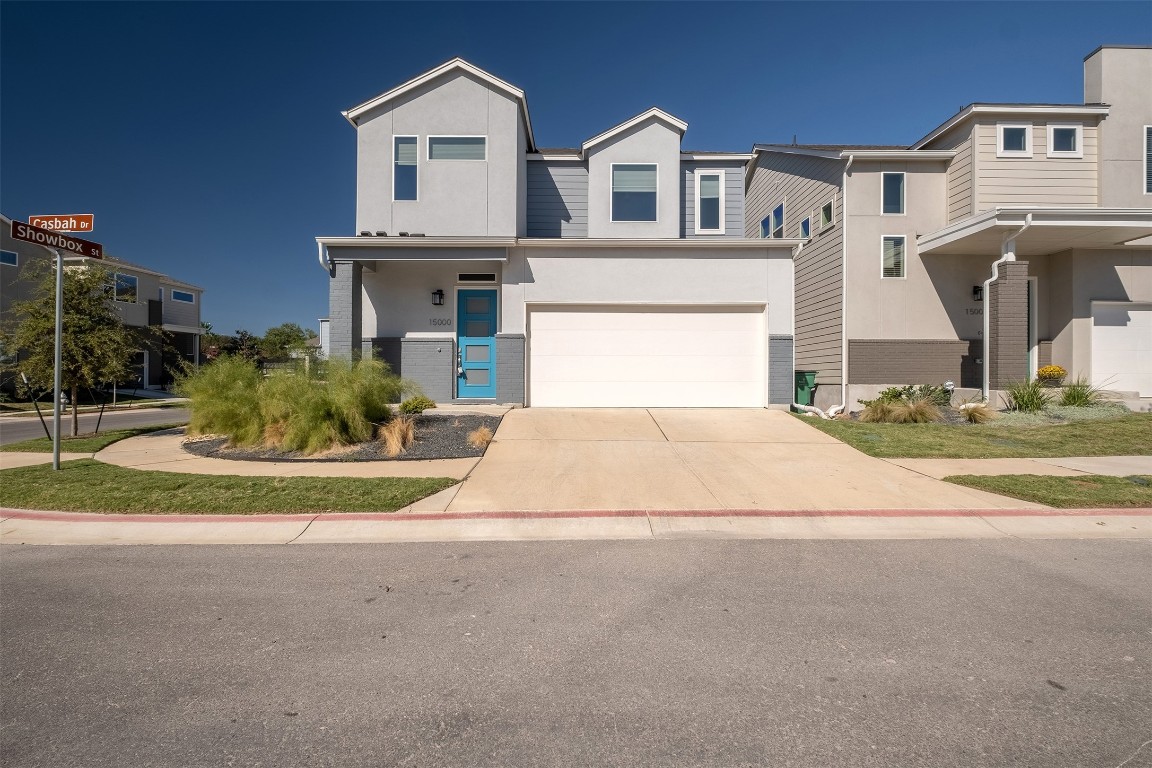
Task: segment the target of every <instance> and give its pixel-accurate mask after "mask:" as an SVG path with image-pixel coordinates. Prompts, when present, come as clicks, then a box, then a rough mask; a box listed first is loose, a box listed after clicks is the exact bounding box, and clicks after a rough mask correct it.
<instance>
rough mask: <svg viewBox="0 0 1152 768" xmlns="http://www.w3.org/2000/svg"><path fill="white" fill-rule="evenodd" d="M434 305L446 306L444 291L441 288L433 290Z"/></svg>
mask: <svg viewBox="0 0 1152 768" xmlns="http://www.w3.org/2000/svg"><path fill="white" fill-rule="evenodd" d="M432 305H433V306H436V307H442V306H444V291H442V290H440V289H439V288H437V289H436V290H434V291H432Z"/></svg>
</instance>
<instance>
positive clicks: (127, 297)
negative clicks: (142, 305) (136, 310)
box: [115, 272, 138, 304]
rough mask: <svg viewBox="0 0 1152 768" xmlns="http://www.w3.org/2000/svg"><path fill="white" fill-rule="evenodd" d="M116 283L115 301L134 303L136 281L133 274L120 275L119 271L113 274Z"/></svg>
mask: <svg viewBox="0 0 1152 768" xmlns="http://www.w3.org/2000/svg"><path fill="white" fill-rule="evenodd" d="M115 285H116V294H115V297H116V301H120V302H124V303H125V304H135V303H136V287H137V285H138V282H137V280H136V276H135V275H122V274H120V273H119V272H117V273H116V276H115Z"/></svg>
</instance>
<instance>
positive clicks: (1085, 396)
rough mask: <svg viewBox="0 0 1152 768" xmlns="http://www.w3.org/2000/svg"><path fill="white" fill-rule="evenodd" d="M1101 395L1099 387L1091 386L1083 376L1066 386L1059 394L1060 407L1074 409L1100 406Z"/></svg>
mask: <svg viewBox="0 0 1152 768" xmlns="http://www.w3.org/2000/svg"><path fill="white" fill-rule="evenodd" d="M1102 400H1103V395H1102V393H1101V392H1100V388H1099V387H1094V386H1092V385H1091V384H1090V383H1089V382H1088V380H1087V379H1085V378H1084V377H1083V376H1080V377H1078V378H1077V379H1076V380H1075V381H1073V382H1072V383H1071V384H1066V385H1065V386H1064V389H1063V390H1062V391H1061V392H1060V403H1059V404H1060V405H1063V406H1074V407H1076V408H1091V407H1092V406H1094V405H1100V403H1101V401H1102Z"/></svg>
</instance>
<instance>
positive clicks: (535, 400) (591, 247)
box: [317, 59, 799, 407]
mask: <svg viewBox="0 0 1152 768" xmlns="http://www.w3.org/2000/svg"><path fill="white" fill-rule="evenodd" d="M344 116H345V118H347V120H348V121H349V122H350V123H351V124H352V125H353V127H354V128H355V129H356V138H357V178H356V185H357V186H356V192H357V195H356V232H357V233H358V234H357V235H355V236H351V237H319V238H317V243H318V246H319V258H320V262H321V265H322V266H323V267H324V269H325V270H326V271H327V272H328V274H329V276H330V280H329V322H328V323H327V325H328V334H327V336H328V338H327V339H326V342H327V343H326V345H325V346H326V347H327V348H328V350H329V352H330V353H331V354H332V355H333V356H345V357H348V356H352V357H355V356H359V355H367V354H375V355H377V356H378V357H380V358H382V359H384V360H385V361H387V362H388V363H389V364H390V365H391V366H392V369H393V370H394V371H396V372H397V373H399V374H400V375H402V376H404V377H405V378H408V379H411V380H413V381H415V382H416V383H418V384H419V385H420V386H421V387H422V388H423V389H424V391H425V393H426V394H427V395H428V396H429V397H431V398H433V399H435V400H438V401H442V402H444V401H493V402H499V403H517V404H527V405H537V406H641V407H642V406H665V407H670V406H731V407H736V406H740V407H763V406H768V405H779V406H785V405H787V404H788V403H790V402H791V401H792V398H793V375H792V371H793V366H792V316H793V310H792V284H793V273H792V251H793V247H794V246H795V245H796V244H797V243H798V242H799V238H798V237H797V236H796V235H795V234H794V233H793V234H791V235H789V237H788V238H780V239H775V240H772V241H765V240H763V239H760V238H759V236H758V235H757V236H753V237H746V236H745V232H744V218H745V216H744V176H745V171H746V165H747V163H748V161H749V160H750V159H751V156H750V155H746V154H731V153H720V152H688V151H684V150H682V149H681V141H682V138H683V135H684V132H685V130H686V129H687V124H686V123H685V122H683V121H682V120H680V119H678V118H676V117H674V116H672V115H670V114H668V113H666V112H664V111H662V110H660V109H657V108H651V109H648V110H647V111H645V112H642V113H640V114H639V115H636V116H635V117H633V118H631V119H629V120H626V121H625V122H623V123H621V124H619V125H616V126H613V127H611V128H609V129H608V130H606V131H604V132H603V133H600V134H599V135H597V136H594V137H592V138H590V139H588V140H587V141H585V142H584V143H583V144H582V145H581V146H580V147H576V148H570V149H541V148H538V147H537V144H536V139H535V136H534V135H533V131H532V124H531V120H530V119H529V114H528V107H527V103H526V101H525V98H524V93H523V92H522V91H521V90H520V89H518V88H516V87H515V86H513V85H510V84H508V83H506V82H504V81H503V80H500V79H499V78H497V77H494V76H493V75H491V74H489V73H487V72H484V71H482V70H480V69H478V68H477V67H475V66H473V65H471V64H469V63H467V62H465V61H463V60H461V59H454V60H452V61H449V62H447V63H445V64H443V65H441V66H439V67H437V68H435V69H433V70H431V71H429V72H426V73H425V74H423V75H420V76H418V77H416V78H414V79H412V80H410V81H408V82H406V83H404V84H402V85H400V86H398V87H396V88H394V89H392V90H390V91H388V92H387V93H384V94H382V95H380V96H378V97H376V98H374V99H371V100H369V101H367V102H365V103H363V104H361V105H359V106H357V107H353V108H352V109H350V110H348V111H347V112H345V113H344ZM323 335H324V334H323V331H322V336H323Z"/></svg>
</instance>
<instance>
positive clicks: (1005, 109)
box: [910, 102, 1108, 149]
mask: <svg viewBox="0 0 1152 768" xmlns="http://www.w3.org/2000/svg"><path fill="white" fill-rule="evenodd" d="M977 114H992V115H1015V116H1021V117H1022V116H1025V115H1045V116H1050V117H1051V116H1055V117H1084V116H1087V115H1107V114H1108V105H1107V104H987V103H979V102H978V103H975V104H969V105H968V106H966V107H964V108H963V109H961V110H960V111H959V112H957V113H956V114H955V115H953V116H952V117H950V118H949V119H948V120H946V121H945V122H943V123H941V124H940V125H939V126H937V127H936V128H935V129H934V130H932V131H931V132H929V133H928V135H927V136H925V137H924V138H922V139H920V140H919V141H917V142H916V143H915V144H913V145H912V146H911V147H910V149H920V148H921V147H923V146H924V145H925V144H928V143H930V142H931V141H932V140H934V139H936V138H938V137H939V136H941V135H942V134H944V133H946V132H948V131H949V130H951V129H952V128H954V127H955V126H956V125H958V124H959V123H962V122H964V121H965V120H967V119H969V118H970V117H973V116H974V115H977Z"/></svg>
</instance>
